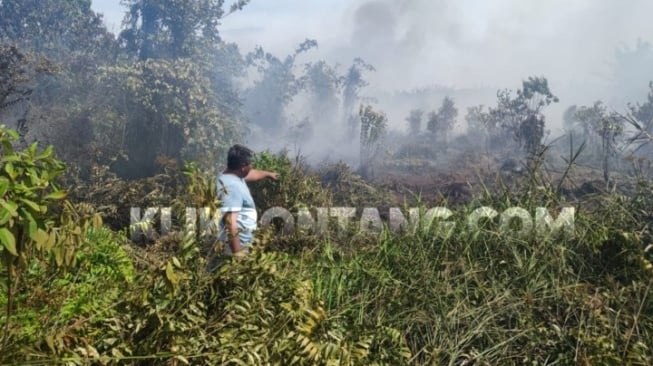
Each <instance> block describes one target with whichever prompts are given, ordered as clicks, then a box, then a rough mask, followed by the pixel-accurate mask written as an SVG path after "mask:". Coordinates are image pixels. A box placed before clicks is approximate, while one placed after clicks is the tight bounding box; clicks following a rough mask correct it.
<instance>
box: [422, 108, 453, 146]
mask: <svg viewBox="0 0 653 366" xmlns="http://www.w3.org/2000/svg"><path fill="white" fill-rule="evenodd" d="M457 116H458V109H456V105H455V103H454V101H453V99H451V98H449V97H444V99H443V100H442V105H441V106H440V109H438V111H437V113H436V112H431V113H430V114H429V118H428V123H427V128H428V130H429V131H430V132H431V133H432V134H433V135H434V136H436V138H437V139H438V140H439V141H440V142H442V143H443V144H444V145H443V146H444V147H445V149H446V145H447V141H448V140H447V139H448V135H449V132H451V130H452V129H453V126H454V124H455V123H456V117H457Z"/></svg>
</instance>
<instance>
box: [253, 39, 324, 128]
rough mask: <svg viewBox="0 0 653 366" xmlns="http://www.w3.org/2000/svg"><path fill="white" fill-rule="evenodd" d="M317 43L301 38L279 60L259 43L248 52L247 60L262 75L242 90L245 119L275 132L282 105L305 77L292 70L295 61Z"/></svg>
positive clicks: (280, 121) (281, 120)
mask: <svg viewBox="0 0 653 366" xmlns="http://www.w3.org/2000/svg"><path fill="white" fill-rule="evenodd" d="M313 47H317V42H316V41H315V40H310V39H307V40H305V41H304V42H302V43H301V44H300V45H299V46H298V47H297V49H295V52H294V53H293V54H291V55H288V56H286V58H285V59H283V60H281V59H279V58H277V57H275V56H274V55H272V54H270V53H267V52H265V51H263V49H262V48H261V47H258V48H257V49H256V50H255V51H254V52H251V53H250V54H248V55H247V58H246V59H247V63H248V65H250V66H253V67H255V68H256V70H257V71H258V72H259V73H260V75H261V78H260V79H259V80H258V81H256V82H255V83H254V85H252V86H251V87H250V88H248V89H247V90H245V92H244V97H245V105H244V107H245V115H246V117H247V119H248V120H249V121H250V122H252V123H254V124H257V125H259V126H261V127H262V128H263V129H264V130H265V131H266V132H268V133H270V134H272V135H275V136H278V135H279V134H280V133H281V132H282V130H283V129H284V128H285V127H286V126H285V116H284V110H285V107H286V106H287V105H288V103H290V101H291V100H292V99H293V97H294V96H295V95H297V93H299V91H300V90H302V89H303V88H304V86H305V85H306V80H305V78H304V77H297V76H296V75H295V73H294V68H295V61H296V59H297V57H298V56H299V55H300V54H302V53H303V52H307V51H308V50H310V49H311V48H313Z"/></svg>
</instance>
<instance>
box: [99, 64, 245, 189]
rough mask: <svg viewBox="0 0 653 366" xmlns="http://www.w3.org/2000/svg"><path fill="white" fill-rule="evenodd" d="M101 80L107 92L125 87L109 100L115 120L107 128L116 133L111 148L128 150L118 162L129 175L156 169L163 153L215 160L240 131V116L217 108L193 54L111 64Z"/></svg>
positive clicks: (211, 162)
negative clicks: (229, 115) (232, 116)
mask: <svg viewBox="0 0 653 366" xmlns="http://www.w3.org/2000/svg"><path fill="white" fill-rule="evenodd" d="M100 82H101V84H102V85H103V88H105V90H106V91H107V94H114V92H115V90H120V93H117V94H116V97H115V98H117V99H115V100H108V101H107V102H108V103H107V105H106V108H109V109H110V111H111V112H110V115H111V116H112V117H113V118H114V120H113V121H107V122H108V124H107V125H104V126H102V130H104V131H106V132H105V133H106V135H108V136H113V137H114V138H113V139H109V140H107V141H105V143H106V144H107V145H108V146H106V149H111V148H112V147H113V149H114V151H115V149H118V151H120V149H124V150H125V151H126V154H127V157H128V160H127V161H125V162H124V163H123V167H122V169H121V168H120V167H116V169H118V170H122V171H121V173H122V174H123V175H125V176H129V177H143V176H150V175H152V174H153V173H154V172H155V171H156V167H155V162H156V159H157V157H159V156H164V157H168V158H172V159H176V160H178V161H181V160H183V159H189V160H198V161H200V163H201V164H202V165H203V166H205V167H209V166H213V165H214V164H215V161H217V160H218V158H219V157H222V156H224V155H226V149H227V148H228V145H229V142H230V141H232V139H234V138H235V137H236V136H237V135H238V132H237V130H236V122H235V121H233V120H229V119H227V118H225V116H224V115H223V114H222V113H221V111H220V110H219V109H218V107H217V104H216V103H217V102H216V99H215V94H214V93H213V92H212V89H211V84H210V82H209V80H208V79H206V78H205V77H204V74H203V72H202V70H201V68H200V67H199V66H198V65H197V64H195V63H193V62H192V61H190V60H178V61H165V60H156V61H155V60H148V61H144V62H139V63H136V64H135V65H133V66H115V67H108V68H106V69H103V73H102V75H101V78H100ZM102 130H101V131H102ZM102 134H104V133H102ZM118 151H116V153H117V152H118Z"/></svg>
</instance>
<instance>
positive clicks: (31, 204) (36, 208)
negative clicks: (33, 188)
mask: <svg viewBox="0 0 653 366" xmlns="http://www.w3.org/2000/svg"><path fill="white" fill-rule="evenodd" d="M19 200H20V201H21V202H23V203H24V204H26V205H27V206H28V207H29V208H31V209H32V211H34V212H41V207H40V206H39V205H37V204H36V203H35V202H34V201H30V200H28V199H26V198H19Z"/></svg>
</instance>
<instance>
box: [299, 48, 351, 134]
mask: <svg viewBox="0 0 653 366" xmlns="http://www.w3.org/2000/svg"><path fill="white" fill-rule="evenodd" d="M304 75H305V80H306V87H307V89H308V90H309V92H310V114H311V117H312V118H311V119H312V120H313V121H315V122H316V123H317V124H319V125H331V126H332V125H333V124H334V122H336V119H337V117H338V115H337V113H336V112H337V111H338V109H339V104H340V100H339V96H340V89H341V86H342V83H341V81H342V79H341V78H340V77H339V76H338V73H337V70H336V69H335V68H334V67H331V66H329V65H328V64H327V63H326V62H325V61H318V62H315V63H308V64H306V66H305V71H304Z"/></svg>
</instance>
